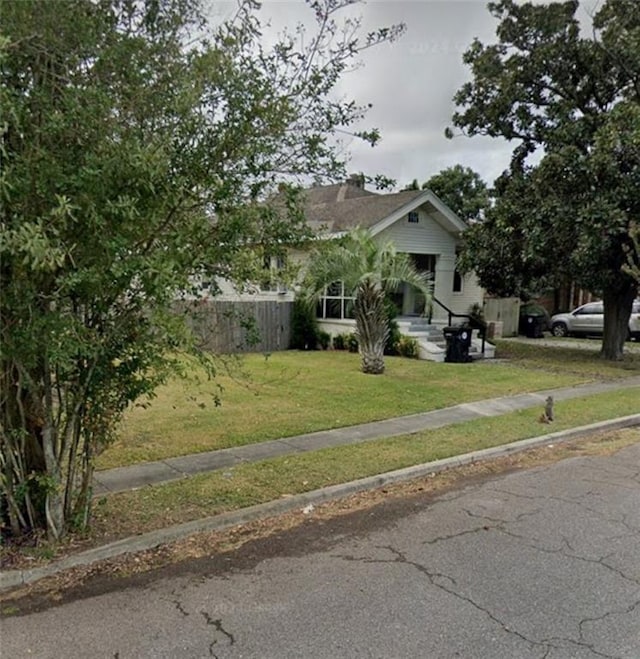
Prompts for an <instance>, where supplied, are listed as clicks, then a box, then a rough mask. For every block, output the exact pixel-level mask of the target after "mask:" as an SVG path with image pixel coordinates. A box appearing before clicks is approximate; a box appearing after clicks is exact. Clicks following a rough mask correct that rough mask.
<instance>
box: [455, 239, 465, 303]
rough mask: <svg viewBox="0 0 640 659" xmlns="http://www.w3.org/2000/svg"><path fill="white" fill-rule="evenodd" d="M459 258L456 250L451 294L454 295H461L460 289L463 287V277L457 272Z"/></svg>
mask: <svg viewBox="0 0 640 659" xmlns="http://www.w3.org/2000/svg"><path fill="white" fill-rule="evenodd" d="M459 256H460V253H459V251H458V250H457V249H456V261H455V265H454V266H453V292H454V293H462V289H463V286H464V277H463V276H462V274H461V273H460V271H459V270H458V258H459Z"/></svg>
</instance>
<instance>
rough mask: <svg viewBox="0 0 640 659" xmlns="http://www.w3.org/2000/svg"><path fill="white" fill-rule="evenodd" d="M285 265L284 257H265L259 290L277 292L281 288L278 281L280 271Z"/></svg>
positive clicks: (280, 283) (281, 285)
mask: <svg viewBox="0 0 640 659" xmlns="http://www.w3.org/2000/svg"><path fill="white" fill-rule="evenodd" d="M286 265H287V260H286V257H285V256H283V255H278V256H270V255H265V257H264V261H263V265H262V278H261V280H260V290H261V291H264V292H270V291H271V292H279V291H281V290H282V288H283V284H282V282H281V280H280V271H281V270H284V268H285V267H286Z"/></svg>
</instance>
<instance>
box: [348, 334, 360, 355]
mask: <svg viewBox="0 0 640 659" xmlns="http://www.w3.org/2000/svg"><path fill="white" fill-rule="evenodd" d="M347 350H348V351H349V352H358V351H359V350H360V344H359V342H358V335H357V334H355V333H354V332H351V333H349V334H347Z"/></svg>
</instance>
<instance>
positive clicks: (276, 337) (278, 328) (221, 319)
mask: <svg viewBox="0 0 640 659" xmlns="http://www.w3.org/2000/svg"><path fill="white" fill-rule="evenodd" d="M176 311H177V312H178V313H181V314H182V313H184V314H185V315H186V317H187V322H188V323H189V326H190V327H191V329H192V330H193V332H194V333H195V335H196V336H197V337H198V338H199V339H200V340H201V341H202V347H203V348H204V349H205V350H208V351H210V352H216V353H227V354H228V353H235V352H276V351H278V350H287V349H288V348H289V344H290V341H291V318H292V311H293V302H288V301H287V302H285V301H283V302H279V301H278V300H256V301H255V302H245V301H243V302H222V301H218V300H211V301H205V302H200V301H198V302H179V303H177V304H176Z"/></svg>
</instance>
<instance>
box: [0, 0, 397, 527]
mask: <svg viewBox="0 0 640 659" xmlns="http://www.w3.org/2000/svg"><path fill="white" fill-rule="evenodd" d="M349 4H350V3H349V2H348V1H347V0H344V1H343V0H338V1H337V2H334V1H333V0H324V1H323V0H321V1H319V2H314V3H312V7H311V9H312V11H313V13H314V15H315V18H316V20H317V23H316V28H315V30H312V31H311V32H309V31H307V32H306V34H305V30H304V28H302V27H300V29H299V30H298V31H291V32H290V33H286V34H284V35H283V36H282V37H281V38H280V39H279V41H278V42H277V43H275V44H272V45H267V40H265V39H263V38H262V34H261V29H262V27H261V24H260V20H259V15H258V13H257V11H258V5H257V3H254V2H252V1H249V0H246V1H242V2H241V3H240V5H239V8H238V11H237V12H236V13H235V16H234V18H232V19H231V20H229V21H225V22H222V23H221V24H219V25H217V26H216V27H212V26H211V25H209V24H207V21H206V20H205V18H204V11H205V10H206V9H207V7H205V6H204V5H201V3H200V0H157V1H154V2H130V1H123V2H111V1H109V0H106V1H104V2H94V1H92V0H74V1H73V2H71V1H69V2H50V1H49V0H21V1H20V2H4V3H3V5H2V23H1V25H0V79H1V84H0V108H2V117H1V119H0V127H1V128H0V161H1V162H0V471H1V472H2V478H0V487H1V489H0V499H2V505H0V509H1V510H2V511H3V514H2V520H0V523H1V524H2V525H3V528H5V527H6V528H9V529H10V531H11V533H13V534H16V535H17V534H20V533H22V532H24V531H28V530H29V529H31V528H34V527H38V526H42V525H44V523H45V522H44V520H45V514H44V512H45V508H46V511H47V515H46V524H47V528H48V532H49V534H50V536H51V538H52V539H57V538H59V537H60V536H62V535H63V534H64V532H65V530H66V528H67V527H68V525H69V523H70V521H71V520H87V519H88V517H89V512H90V504H91V496H90V487H91V474H92V464H93V460H94V457H95V455H96V454H97V453H99V452H100V451H101V450H103V449H104V447H105V446H106V445H107V444H108V443H109V441H110V440H111V438H112V437H113V433H114V429H115V428H116V425H117V423H118V421H119V419H120V417H121V415H122V413H123V412H124V410H125V409H126V408H127V406H128V405H130V404H131V403H132V402H133V401H135V400H137V399H138V398H139V397H140V396H142V395H148V394H152V392H153V391H154V389H155V387H156V386H157V384H158V383H159V382H162V381H163V380H164V379H165V378H166V376H167V374H168V373H170V372H175V371H176V370H179V369H181V368H182V364H183V362H181V361H180V360H177V359H175V358H174V357H173V356H174V355H176V354H177V352H178V351H180V350H186V351H189V352H190V353H192V354H196V355H200V357H201V359H202V361H203V363H205V364H207V365H208V370H209V373H210V375H214V374H215V363H214V361H213V359H212V358H211V357H210V356H207V355H203V354H201V353H199V351H198V347H197V345H196V344H195V341H194V339H193V337H192V336H191V334H190V332H189V331H188V330H187V328H186V327H185V324H184V319H183V318H181V317H178V316H177V315H176V314H174V313H172V311H171V307H172V304H173V302H174V300H175V299H176V297H177V296H178V295H180V294H185V295H187V294H196V295H197V294H198V293H199V290H200V289H199V286H198V285H197V283H198V282H200V281H208V282H215V281H216V280H217V279H218V278H221V277H224V278H226V279H227V280H231V281H234V282H240V283H247V282H253V281H259V278H260V275H261V273H262V266H263V262H262V261H261V259H258V258H257V252H259V251H260V249H259V248H257V247H256V246H260V248H265V246H266V247H267V248H269V249H270V250H271V251H270V252H269V253H274V254H277V253H278V249H279V246H280V245H284V244H287V245H290V244H296V243H297V242H299V241H301V240H304V239H305V237H306V230H305V228H304V218H303V217H302V213H301V212H300V204H299V203H298V196H297V193H296V190H295V189H294V188H292V186H291V185H285V186H284V187H283V188H281V191H282V195H281V198H282V199H283V203H281V204H279V205H278V207H277V208H274V207H268V206H266V205H265V204H262V203H261V201H262V200H264V199H265V198H266V197H267V196H268V195H270V194H271V193H272V192H274V191H275V190H276V189H278V184H279V183H286V182H289V183H291V182H295V181H296V180H299V179H300V178H301V177H302V176H305V175H307V174H309V173H314V174H317V175H319V176H320V177H323V176H337V175H340V176H342V175H343V174H344V162H343V157H342V156H341V155H340V153H339V151H338V150H337V149H336V148H334V147H333V146H332V144H333V141H332V139H333V138H332V136H333V134H334V133H335V132H336V131H337V130H341V131H343V130H346V131H347V132H349V130H350V129H351V128H350V127H352V126H353V125H354V123H355V122H359V121H360V120H361V119H362V117H363V115H364V112H365V108H364V107H362V106H359V105H358V104H357V103H355V102H353V101H352V100H350V99H342V100H337V98H336V95H335V93H334V90H335V87H336V84H337V83H338V81H339V79H340V76H341V74H342V73H343V72H344V71H345V70H346V69H347V68H348V67H349V65H350V63H351V62H353V60H354V58H356V57H357V54H358V52H359V51H361V50H362V49H363V48H368V47H370V46H373V45H375V44H377V43H380V42H382V41H388V40H392V39H394V38H396V37H397V36H398V35H399V34H400V33H401V32H402V29H403V28H402V26H396V27H392V28H387V29H382V30H377V31H374V32H372V33H370V34H368V35H365V36H364V37H363V36H362V35H360V34H359V22H358V21H357V20H355V21H354V20H353V19H345V22H343V21H341V20H340V18H339V15H338V13H339V11H340V10H341V9H342V8H343V7H344V6H346V5H349ZM360 136H361V137H362V138H363V139H366V140H368V141H371V142H373V141H375V140H376V139H377V138H378V135H377V131H375V130H369V131H367V130H361V131H360ZM260 256H262V255H260ZM210 289H211V292H212V293H215V292H216V285H215V283H214V284H212V285H211V286H210ZM31 474H35V475H36V476H37V477H38V478H40V477H43V478H45V479H46V481H47V482H51V483H53V484H54V486H52V487H51V488H45V496H44V499H45V501H44V504H43V502H42V501H41V500H40V498H39V497H37V496H34V495H32V490H30V489H29V488H27V489H26V490H25V495H24V496H22V493H23V490H24V487H23V486H24V484H25V483H26V482H27V479H29V478H31ZM19 495H20V496H19Z"/></svg>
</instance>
